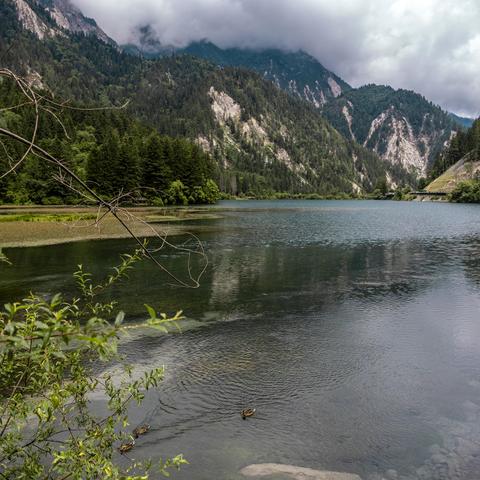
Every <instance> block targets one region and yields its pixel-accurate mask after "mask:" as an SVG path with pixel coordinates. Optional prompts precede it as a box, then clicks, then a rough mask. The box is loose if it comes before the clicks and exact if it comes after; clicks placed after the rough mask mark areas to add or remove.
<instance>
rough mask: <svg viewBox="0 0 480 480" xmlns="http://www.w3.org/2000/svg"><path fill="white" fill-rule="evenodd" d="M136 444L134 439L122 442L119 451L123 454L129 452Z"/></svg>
mask: <svg viewBox="0 0 480 480" xmlns="http://www.w3.org/2000/svg"><path fill="white" fill-rule="evenodd" d="M134 446H135V440H132V441H131V442H126V443H122V444H121V445H120V446H119V447H118V451H119V452H120V453H121V454H122V455H123V454H124V453H127V452H129V451H130V450H131V449H132V448H133V447H134Z"/></svg>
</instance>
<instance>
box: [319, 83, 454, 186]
mask: <svg viewBox="0 0 480 480" xmlns="http://www.w3.org/2000/svg"><path fill="white" fill-rule="evenodd" d="M323 114H324V115H325V117H326V118H327V119H328V120H329V121H330V122H331V123H332V125H333V126H335V127H336V128H337V129H338V130H339V131H340V132H342V133H343V134H344V135H345V136H347V137H348V138H351V139H352V140H356V141H357V142H359V143H360V144H361V145H363V146H364V147H366V148H368V149H369V150H372V151H374V152H375V153H377V154H378V155H379V156H380V157H381V158H383V159H384V160H385V161H386V162H387V163H389V164H391V165H402V166H403V167H404V168H405V169H407V170H408V171H409V172H411V173H412V174H414V175H415V176H416V177H417V178H418V177H424V176H426V174H427V171H428V169H429V168H430V167H431V166H432V164H433V162H434V161H435V159H436V157H437V156H438V154H439V153H440V152H441V151H442V149H443V148H444V147H445V145H447V144H448V142H449V141H450V139H451V137H452V134H453V133H454V132H455V131H456V130H457V129H458V127H457V126H456V124H455V122H454V121H453V119H452V118H451V117H450V115H449V114H448V113H446V112H444V111H443V110H442V109H441V108H440V107H438V106H435V105H433V104H432V103H431V102H429V101H428V100H426V99H425V98H424V97H422V96H421V95H419V94H417V93H415V92H412V91H409V90H402V89H400V90H394V89H393V88H391V87H387V86H380V85H366V86H364V87H361V88H358V89H352V90H349V91H347V92H345V93H344V94H343V95H342V96H341V97H339V98H337V99H335V101H333V102H330V103H329V104H328V105H326V106H325V108H324V111H323Z"/></svg>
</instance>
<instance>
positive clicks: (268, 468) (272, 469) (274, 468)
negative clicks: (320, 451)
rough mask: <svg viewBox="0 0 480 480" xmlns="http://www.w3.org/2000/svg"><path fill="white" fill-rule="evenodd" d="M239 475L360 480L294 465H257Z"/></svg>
mask: <svg viewBox="0 0 480 480" xmlns="http://www.w3.org/2000/svg"><path fill="white" fill-rule="evenodd" d="M240 473H241V474H242V475H244V476H245V477H266V476H268V475H275V474H282V475H287V476H289V477H290V478H293V479H294V480H361V478H360V477H359V476H358V475H355V474H353V473H342V472H328V471H324V470H314V469H312V468H303V467H296V466H295V465H282V464H280V463H259V464H253V465H249V466H248V467H245V468H242V470H240Z"/></svg>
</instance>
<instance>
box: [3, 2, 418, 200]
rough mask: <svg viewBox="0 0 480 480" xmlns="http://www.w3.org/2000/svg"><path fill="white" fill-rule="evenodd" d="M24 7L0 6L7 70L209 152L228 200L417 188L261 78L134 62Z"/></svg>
mask: <svg viewBox="0 0 480 480" xmlns="http://www.w3.org/2000/svg"><path fill="white" fill-rule="evenodd" d="M18 2H19V0H15V2H12V1H6V0H2V1H1V2H0V13H1V14H2V25H3V26H5V28H4V29H3V30H2V31H1V32H0V50H1V51H2V52H5V53H4V59H3V63H4V65H5V66H9V67H11V68H14V69H15V70H17V71H19V72H20V73H23V74H25V75H27V74H28V75H29V78H32V79H34V80H35V85H37V86H38V87H39V88H48V89H51V90H52V91H55V93H56V94H57V95H60V96H62V97H64V98H71V99H75V100H76V101H77V102H83V103H84V104H88V105H92V104H93V105H98V104H100V105H109V104H112V103H113V104H120V103H123V102H124V101H125V99H127V98H130V100H131V101H130V104H129V107H128V109H127V113H128V114H130V115H132V116H134V117H135V118H138V119H140V120H141V121H142V122H144V123H145V124H147V125H150V126H153V127H155V128H156V129H157V131H158V132H159V133H162V134H167V135H171V136H176V137H184V138H187V139H190V140H191V141H194V142H196V143H197V144H198V145H200V146H201V147H202V148H203V149H204V150H205V151H206V152H209V154H210V155H211V157H212V158H213V159H214V160H215V162H216V165H217V168H216V179H217V181H218V182H219V183H220V185H221V186H222V188H223V189H224V190H225V191H226V192H229V193H253V194H262V192H263V193H264V192H268V191H272V190H277V191H288V192H291V193H294V192H309V193H310V192H315V193H321V194H330V193H336V192H346V193H353V192H362V191H370V190H372V189H373V188H374V186H375V185H376V183H377V182H378V181H380V180H381V179H384V178H385V177H387V178H389V179H390V180H391V182H395V183H397V184H401V183H404V182H409V181H411V178H410V177H409V176H408V174H406V172H405V171H404V169H403V168H401V167H399V166H397V165H394V166H390V165H387V166H385V165H384V163H383V162H382V161H381V160H380V159H379V158H378V157H377V156H376V155H375V154H373V153H371V152H369V151H368V150H367V149H365V148H363V147H362V146H360V145H358V143H356V142H355V141H353V140H351V139H347V138H345V137H343V136H342V135H340V134H339V133H338V132H337V131H336V130H335V129H334V128H332V126H331V125H330V124H329V123H328V122H327V121H326V120H325V119H324V118H322V117H321V116H320V115H319V114H318V111H317V109H316V108H315V107H314V106H313V105H311V104H309V103H307V102H305V101H303V100H301V99H299V98H297V97H296V96H295V95H288V94H287V93H285V92H283V91H282V90H281V89H279V88H278V87H277V86H275V85H274V84H272V82H270V81H267V80H265V79H264V78H262V77H261V76H259V75H258V74H257V73H254V72H250V71H248V70H245V69H237V68H232V67H222V68H219V67H218V66H217V65H214V64H212V63H210V62H208V61H205V60H203V59H198V58H195V57H192V56H190V55H186V54H185V55H176V56H173V57H172V56H169V57H165V58H160V59H157V60H145V59H142V58H139V57H138V56H132V55H128V54H126V53H124V52H121V51H120V50H119V49H118V48H117V46H116V45H114V44H112V43H111V42H105V41H103V39H102V38H101V37H100V36H99V35H97V34H95V33H94V32H93V33H94V34H92V32H89V31H87V32H85V31H80V32H78V31H75V30H73V29H72V30H67V29H65V28H62V27H59V26H58V23H57V22H56V20H54V19H53V17H52V8H53V7H54V4H53V3H52V2H48V3H49V4H48V6H42V5H40V4H39V3H37V2H34V1H33V0H30V1H29V2H26V1H23V3H22V4H21V5H20V4H19V3H18ZM25 5H26V6H28V7H29V9H30V10H26V7H25ZM55 5H57V6H58V5H59V4H58V3H56V4H55ZM24 7H25V8H24ZM26 11H28V15H27V14H26V13H25V12H26ZM63 11H64V12H66V10H63ZM65 14H66V13H65ZM26 18H28V19H29V20H28V22H27V21H26V20H25V19H26ZM42 25H44V26H42ZM48 29H51V30H48ZM52 30H53V33H51V32H52ZM39 31H43V32H44V34H43V36H42V35H39V34H38V32H39ZM12 39H14V41H13V42H12ZM327 83H328V82H327ZM331 98H334V97H333V93H332V94H331Z"/></svg>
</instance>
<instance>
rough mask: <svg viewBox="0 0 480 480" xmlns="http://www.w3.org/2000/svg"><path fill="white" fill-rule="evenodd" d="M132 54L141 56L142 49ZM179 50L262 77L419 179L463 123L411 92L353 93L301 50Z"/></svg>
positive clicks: (370, 89) (195, 46)
mask: <svg viewBox="0 0 480 480" xmlns="http://www.w3.org/2000/svg"><path fill="white" fill-rule="evenodd" d="M147 31H148V29H147ZM141 45H142V48H143V51H144V52H145V54H146V55H148V56H149V57H150V58H151V57H155V56H163V55H166V54H169V55H171V54H172V51H174V50H172V49H171V48H170V49H168V48H166V47H162V46H161V45H160V44H159V43H158V41H155V39H154V36H153V35H152V33H151V32H150V31H148V35H145V36H143V37H142V41H141ZM129 49H130V51H131V52H133V53H135V52H136V53H137V54H140V50H136V51H135V50H134V49H133V48H132V47H131V46H130V47H129ZM175 51H176V53H177V54H180V53H184V54H185V53H186V54H189V55H194V56H196V57H200V58H204V59H207V60H209V61H211V62H214V63H215V64H217V65H220V66H236V67H242V68H246V69H249V70H252V71H255V72H258V73H259V74H260V75H262V76H263V78H265V79H267V80H270V81H272V82H273V83H274V84H275V85H277V86H278V87H279V88H281V89H283V90H285V91H287V92H288V93H290V94H291V95H292V96H294V97H297V98H301V99H303V100H306V101H307V102H309V103H310V104H312V105H313V106H315V107H316V108H317V109H318V110H319V111H320V112H321V113H322V115H323V116H324V117H325V118H327V119H328V120H329V121H330V123H331V124H332V125H333V126H335V127H336V128H337V129H338V130H339V131H340V132H341V133H342V134H343V135H344V136H346V137H347V138H349V139H352V140H354V141H357V142H359V143H360V144H362V145H363V146H364V147H366V148H368V149H370V150H371V151H373V152H375V153H377V154H378V155H379V156H380V157H381V158H382V159H383V160H385V162H386V163H387V164H388V165H390V166H396V167H397V168H404V169H407V170H408V171H409V172H410V173H411V175H412V177H415V178H420V177H424V176H426V174H427V172H428V169H429V168H430V167H431V165H432V164H433V162H434V160H435V158H436V156H437V155H438V153H439V152H440V151H441V150H442V149H443V148H444V146H445V143H446V142H448V141H449V139H450V137H451V135H452V132H454V131H455V130H457V129H458V128H459V126H460V125H462V124H463V123H464V120H462V119H460V118H459V117H457V118H455V117H453V116H452V115H451V114H448V113H447V112H444V111H443V110H441V109H440V108H439V107H436V106H434V105H433V104H432V103H431V102H429V101H427V100H426V99H425V98H423V97H422V96H421V95H418V94H416V93H415V92H412V91H407V90H394V89H393V88H390V87H385V86H378V85H367V86H365V87H361V88H357V89H355V88H352V87H351V86H350V85H348V84H347V83H346V82H345V81H344V80H342V79H341V78H340V77H338V76H337V75H335V74H334V73H332V72H330V71H329V70H327V69H326V68H325V67H323V65H321V64H320V63H319V62H318V61H317V60H316V59H315V58H313V57H312V56H310V55H308V54H306V53H304V52H301V51H299V52H283V51H280V50H250V49H239V48H229V49H221V48H219V47H217V46H215V45H214V44H212V43H210V42H208V41H203V42H196V43H192V44H191V45H189V46H188V47H186V48H184V49H177V50H175Z"/></svg>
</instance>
